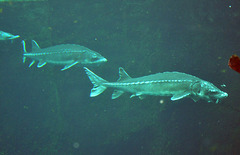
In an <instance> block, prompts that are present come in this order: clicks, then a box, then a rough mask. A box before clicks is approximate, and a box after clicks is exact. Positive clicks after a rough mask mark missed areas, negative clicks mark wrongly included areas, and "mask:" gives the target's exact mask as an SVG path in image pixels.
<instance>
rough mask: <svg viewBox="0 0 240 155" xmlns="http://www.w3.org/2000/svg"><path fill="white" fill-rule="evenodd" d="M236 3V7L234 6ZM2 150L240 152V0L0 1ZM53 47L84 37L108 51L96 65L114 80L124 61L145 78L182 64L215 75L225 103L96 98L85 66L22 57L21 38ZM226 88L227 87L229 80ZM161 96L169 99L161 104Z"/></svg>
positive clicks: (66, 154) (64, 154) (67, 154)
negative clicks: (239, 61)
mask: <svg viewBox="0 0 240 155" xmlns="http://www.w3.org/2000/svg"><path fill="white" fill-rule="evenodd" d="M230 5H231V7H229V6H230ZM0 23H1V27H0V30H2V31H5V32H10V33H12V34H15V35H16V34H19V35H20V36H21V38H18V39H16V40H13V42H11V41H1V42H0V47H1V48H0V88H1V89H0V154H1V155H16V154H19V155H21V154H23V155H26V154H49V155H50V154H57V155H71V154H72V155H75V154H83V155H85V154H105V155H106V154H119V155H120V154H184V155H185V154H190V155H192V154H218V155H219V154H240V147H239V146H240V101H239V99H240V98H239V92H240V74H238V73H237V72H235V71H233V70H231V69H230V68H229V67H228V65H227V64H228V59H229V57H230V56H231V55H232V54H238V55H240V27H239V25H240V2H239V1H236V0H228V1H226V0H211V1H209V0H201V1H198V0H191V1H190V0H185V1H176V0H168V1H165V0H104V1H98V0H82V1H79V0H76V1H74V0H69V1H65V0H55V1H45V2H0ZM23 39H24V40H25V41H26V45H27V49H28V51H31V40H33V39H34V40H36V41H37V42H38V44H39V46H40V47H42V48H45V47H49V46H53V45H57V44H66V43H72V44H79V45H82V46H86V47H88V48H90V49H92V50H95V51H97V52H99V53H100V54H102V55H103V56H104V57H106V58H107V59H108V62H107V63H106V64H104V65H101V66H99V67H93V68H91V69H92V70H93V71H94V72H95V73H96V74H98V75H100V76H101V77H103V78H105V79H106V80H109V81H116V80H117V79H118V67H120V66H122V67H123V68H124V69H125V70H126V71H127V72H128V74H129V75H130V76H132V77H138V76H143V75H148V74H151V73H157V72H164V71H180V72H184V73H188V74H192V75H195V76H197V77H199V78H201V79H204V80H207V81H210V82H212V83H213V84H214V85H216V86H217V87H218V88H220V89H221V90H223V91H225V92H227V93H228V94H229V97H228V98H226V99H224V100H223V101H222V102H221V103H219V104H215V103H207V102H206V101H202V100H201V101H199V102H196V103H195V102H193V101H192V100H191V99H188V98H186V99H182V100H179V101H174V102H172V101H170V99H169V98H168V97H153V96H149V97H147V98H146V99H144V100H139V99H138V98H131V99H129V96H130V94H127V93H126V94H124V95H123V96H121V97H120V98H118V99H116V100H111V94H112V91H113V90H111V89H107V90H106V91H105V92H104V93H103V94H101V95H100V96H98V97H95V98H90V97H89V94H90V90H91V88H92V84H91V82H90V81H89V79H88V77H87V76H86V75H85V72H84V70H83V69H82V68H81V67H77V66H74V67H72V68H70V69H68V70H66V71H63V72H62V71H60V69H61V66H54V65H51V64H47V65H46V66H44V67H43V68H40V69H39V68H37V67H36V64H35V65H33V66H32V67H31V68H28V65H29V64H30V62H31V60H30V59H28V60H27V62H26V63H25V64H23V63H22V53H23V50H22V44H21V40H23ZM222 84H225V85H226V86H227V87H225V88H222V87H221V86H220V85H222ZM160 100H163V101H164V103H163V104H161V103H160Z"/></svg>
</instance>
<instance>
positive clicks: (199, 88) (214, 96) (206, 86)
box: [192, 81, 228, 103]
mask: <svg viewBox="0 0 240 155" xmlns="http://www.w3.org/2000/svg"><path fill="white" fill-rule="evenodd" d="M192 93H193V95H194V98H197V99H203V100H206V101H208V102H215V103H219V101H220V100H221V99H223V98H226V97H228V94H227V93H226V92H223V91H221V90H220V89H218V88H217V87H216V86H214V85H213V84H212V83H210V82H207V81H198V82H195V83H194V84H193V85H192Z"/></svg>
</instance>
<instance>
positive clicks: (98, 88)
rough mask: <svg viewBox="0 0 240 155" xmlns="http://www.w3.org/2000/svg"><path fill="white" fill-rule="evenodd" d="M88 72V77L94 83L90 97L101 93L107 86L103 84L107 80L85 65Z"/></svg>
mask: <svg viewBox="0 0 240 155" xmlns="http://www.w3.org/2000/svg"><path fill="white" fill-rule="evenodd" d="M84 69H85V72H86V74H87V75H88V78H89V79H90V81H91V82H92V84H93V88H92V90H91V94H90V97H95V96H98V95H100V94H101V93H102V92H103V91H104V90H105V89H107V87H105V86H103V85H102V84H103V83H105V82H107V81H106V80H104V79H103V78H101V77H99V76H98V75H96V74H95V73H93V72H92V71H91V70H89V69H88V68H87V67H84Z"/></svg>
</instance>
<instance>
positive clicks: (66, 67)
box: [61, 61, 78, 71]
mask: <svg viewBox="0 0 240 155" xmlns="http://www.w3.org/2000/svg"><path fill="white" fill-rule="evenodd" d="M76 64H78V61H76V62H74V63H72V64H70V65H66V66H65V67H64V68H63V69H61V71H64V70H66V69H68V68H70V67H72V66H74V65H76Z"/></svg>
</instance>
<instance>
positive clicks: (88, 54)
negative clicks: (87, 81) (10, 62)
mask: <svg viewBox="0 0 240 155" xmlns="http://www.w3.org/2000/svg"><path fill="white" fill-rule="evenodd" d="M22 44H23V51H24V52H23V63H25V60H26V58H31V59H33V61H32V62H31V63H30V65H29V67H31V66H32V65H33V64H34V63H35V62H36V61H39V62H38V65H37V67H38V68H41V67H43V66H44V65H46V64H47V63H51V64H55V65H64V68H62V69H61V71H64V70H66V69H68V68H70V67H72V66H74V65H77V64H81V65H84V66H88V65H97V64H100V63H103V62H106V61H107V59H106V58H104V57H103V56H102V55H101V54H99V53H97V52H95V51H92V50H90V49H88V48H86V47H84V46H80V45H76V44H61V45H56V46H51V47H47V48H43V49H41V48H40V47H39V45H38V44H37V42H36V41H34V40H32V52H31V53H28V52H27V50H26V47H25V41H24V40H23V41H22Z"/></svg>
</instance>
